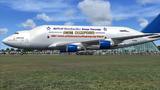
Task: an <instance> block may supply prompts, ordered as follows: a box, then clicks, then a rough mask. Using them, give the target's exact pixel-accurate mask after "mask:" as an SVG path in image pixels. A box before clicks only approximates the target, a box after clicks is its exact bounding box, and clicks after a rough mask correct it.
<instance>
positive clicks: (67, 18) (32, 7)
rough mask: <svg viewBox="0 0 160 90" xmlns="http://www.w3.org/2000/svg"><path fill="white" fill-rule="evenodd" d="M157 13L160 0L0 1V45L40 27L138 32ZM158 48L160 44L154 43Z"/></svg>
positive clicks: (159, 42) (0, 47)
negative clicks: (95, 27) (122, 28)
mask: <svg viewBox="0 0 160 90" xmlns="http://www.w3.org/2000/svg"><path fill="white" fill-rule="evenodd" d="M159 13H160V0H0V49H2V48H6V47H7V46H5V45H3V44H2V43H1V41H2V40H3V39H4V38H5V37H7V36H9V35H11V34H13V33H15V32H16V31H21V30H31V29H32V28H34V27H36V26H40V25H48V24H50V25H78V26H80V25H83V26H91V25H93V26H126V27H130V28H133V29H136V30H138V31H141V30H142V29H143V28H144V27H145V26H146V25H148V24H149V23H150V22H151V21H152V20H153V19H154V18H155V17H156V16H157V15H158V14H159ZM156 44H157V45H160V41H157V42H156Z"/></svg>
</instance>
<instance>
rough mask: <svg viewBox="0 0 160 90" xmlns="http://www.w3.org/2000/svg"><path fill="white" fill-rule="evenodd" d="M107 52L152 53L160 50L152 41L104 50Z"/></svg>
mask: <svg viewBox="0 0 160 90" xmlns="http://www.w3.org/2000/svg"><path fill="white" fill-rule="evenodd" d="M103 52H107V53H113V52H114V53H153V52H160V51H159V49H158V48H157V46H156V45H155V44H154V42H149V43H144V44H140V45H136V46H130V47H125V48H119V49H112V50H106V51H103Z"/></svg>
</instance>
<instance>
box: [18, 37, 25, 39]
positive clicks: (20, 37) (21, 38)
mask: <svg viewBox="0 0 160 90" xmlns="http://www.w3.org/2000/svg"><path fill="white" fill-rule="evenodd" d="M16 39H24V37H16Z"/></svg>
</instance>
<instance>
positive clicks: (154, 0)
mask: <svg viewBox="0 0 160 90" xmlns="http://www.w3.org/2000/svg"><path fill="white" fill-rule="evenodd" d="M136 2H137V3H138V4H141V5H146V4H159V3H160V0H137V1H136Z"/></svg>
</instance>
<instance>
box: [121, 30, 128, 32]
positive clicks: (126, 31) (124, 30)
mask: <svg viewBox="0 0 160 90" xmlns="http://www.w3.org/2000/svg"><path fill="white" fill-rule="evenodd" d="M120 32H129V31H127V30H120Z"/></svg>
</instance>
